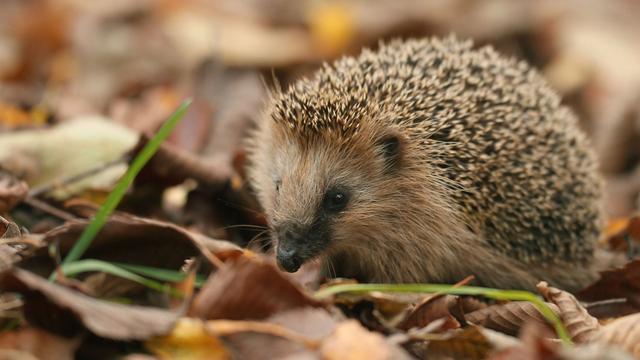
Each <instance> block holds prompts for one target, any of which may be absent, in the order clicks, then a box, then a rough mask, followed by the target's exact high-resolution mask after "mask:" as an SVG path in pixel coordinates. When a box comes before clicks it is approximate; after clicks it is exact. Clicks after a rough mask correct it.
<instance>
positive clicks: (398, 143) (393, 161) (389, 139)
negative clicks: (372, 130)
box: [376, 133, 402, 171]
mask: <svg viewBox="0 0 640 360" xmlns="http://www.w3.org/2000/svg"><path fill="white" fill-rule="evenodd" d="M376 147H377V148H378V149H379V151H380V153H381V154H382V157H383V159H384V163H385V169H386V170H387V171H393V170H395V169H396V168H398V166H400V160H401V159H402V139H401V137H400V135H399V134H397V133H389V134H385V135H383V136H382V137H380V139H378V141H377V142H376Z"/></svg>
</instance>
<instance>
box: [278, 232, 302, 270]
mask: <svg viewBox="0 0 640 360" xmlns="http://www.w3.org/2000/svg"><path fill="white" fill-rule="evenodd" d="M277 236H278V246H277V250H276V260H277V261H278V266H280V268H281V269H282V270H284V271H287V272H296V271H298V269H299V268H300V266H301V265H302V263H303V262H304V259H303V257H302V256H301V251H300V246H299V243H300V239H301V236H300V232H299V231H295V230H294V229H292V228H291V226H283V227H282V228H281V229H280V231H277Z"/></svg>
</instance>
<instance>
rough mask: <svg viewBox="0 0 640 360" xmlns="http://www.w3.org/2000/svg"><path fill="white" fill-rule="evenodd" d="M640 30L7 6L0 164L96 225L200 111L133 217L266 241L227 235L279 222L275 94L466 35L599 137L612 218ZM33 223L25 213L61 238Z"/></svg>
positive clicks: (473, 12)
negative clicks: (254, 130) (118, 192)
mask: <svg viewBox="0 0 640 360" xmlns="http://www.w3.org/2000/svg"><path fill="white" fill-rule="evenodd" d="M639 16H640V2H638V1H635V0H615V1H614V0H611V1H595V0H592V1H587V0H574V1H570V0H566V1H558V0H544V1H543V0H536V1H517V0H487V1H475V0H437V1H423V0H389V1H383V0H352V1H337V0H336V1H329V0H327V1H321V0H244V1H239V0H138V1H130V0H110V1H84V0H2V1H0V164H1V166H2V168H3V169H5V170H8V171H9V172H10V173H11V174H13V175H16V176H17V177H18V178H19V179H21V180H24V181H26V183H27V184H28V186H29V187H30V190H29V191H30V192H29V194H28V196H30V197H36V196H39V197H40V198H41V199H43V200H45V201H46V203H47V204H49V205H52V206H54V207H55V208H58V209H63V211H64V212H68V213H71V214H76V215H77V214H79V213H80V214H81V213H82V211H81V209H82V206H85V207H86V206H89V205H87V204H91V203H93V204H95V203H99V202H100V201H102V200H103V199H104V195H105V194H106V193H108V191H110V189H111V188H112V187H113V184H114V183H115V180H116V179H117V178H118V176H119V175H120V174H121V173H122V171H123V166H125V163H126V161H127V159H129V158H130V157H127V154H131V153H132V152H134V151H135V149H138V148H139V145H140V144H141V143H144V141H145V138H146V137H147V136H148V135H149V134H152V133H153V132H155V131H156V130H157V129H158V127H159V126H160V124H161V123H162V122H163V121H164V120H165V119H166V117H167V116H168V115H169V114H170V113H171V112H172V111H173V110H174V109H175V107H176V106H177V105H178V104H179V103H180V101H181V100H182V99H184V98H187V97H192V98H193V99H194V104H193V106H192V107H191V109H190V111H189V114H188V116H187V117H186V118H185V120H184V121H183V122H182V123H181V125H180V126H179V128H178V129H177V130H176V131H175V132H174V134H173V135H172V136H171V138H170V140H169V141H168V144H166V146H165V147H163V149H162V150H161V151H160V153H159V154H158V156H157V157H156V159H155V161H154V162H153V163H152V164H151V165H150V166H148V168H147V169H146V170H145V172H144V174H142V175H141V176H140V178H139V179H138V181H137V184H136V187H135V189H134V191H132V192H131V193H130V194H129V196H128V198H127V201H126V202H125V204H124V205H123V206H124V209H126V210H128V211H132V212H133V213H135V214H138V215H145V216H154V217H159V218H164V219H170V220H172V221H175V222H179V223H181V224H184V225H189V226H192V227H195V228H197V229H198V230H200V231H204V232H205V233H208V234H210V235H212V236H217V237H225V238H231V239H233V240H235V241H236V242H239V243H246V242H247V241H249V240H250V239H251V238H253V237H254V235H256V231H253V230H250V229H248V228H242V227H238V228H235V229H233V230H232V228H229V225H233V224H257V225H260V224H263V223H264V220H263V219H262V218H261V216H260V214H259V211H258V208H257V207H256V204H255V202H254V201H253V200H252V198H251V196H250V195H249V193H248V192H247V188H246V184H245V182H244V174H243V166H242V165H243V162H244V154H243V151H242V138H243V136H244V135H245V134H246V132H247V131H248V129H249V128H250V126H251V121H252V120H253V119H255V118H256V117H257V116H259V114H260V109H261V106H262V104H263V102H264V100H265V98H266V96H267V94H268V89H269V88H271V87H273V86H274V84H275V83H276V82H277V83H279V84H282V85H283V86H287V85H288V84H290V83H291V82H293V81H295V80H296V79H298V78H300V77H302V76H305V75H309V74H310V73H312V72H313V71H314V70H315V69H316V68H318V67H319V66H320V65H321V64H322V63H323V62H325V61H331V60H333V59H335V58H337V57H340V56H342V55H345V54H352V55H354V54H357V53H358V52H359V51H360V49H361V48H362V47H370V48H375V47H376V46H377V44H378V43H379V41H381V40H385V39H392V38H408V37H423V36H442V35H448V34H451V33H453V34H456V35H457V36H458V37H461V38H471V39H473V40H474V41H475V43H476V45H478V46H479V45H485V44H491V45H493V46H494V47H496V48H497V49H498V50H499V51H500V52H502V53H504V54H507V55H510V56H514V57H517V58H520V59H525V60H527V61H528V62H529V63H531V64H532V65H533V66H534V67H536V68H537V69H539V70H540V72H542V73H543V74H544V76H545V77H546V78H547V79H548V81H549V82H550V83H551V84H552V86H553V87H554V88H555V89H556V90H557V92H558V93H559V94H561V96H562V97H563V99H564V102H565V103H566V104H567V105H568V106H570V107H571V108H573V110H574V111H575V112H576V113H577V114H578V116H579V118H580V122H581V123H580V125H581V127H582V128H583V129H584V130H585V131H586V132H587V133H588V134H589V136H590V137H591V139H592V142H593V145H594V147H595V149H596V151H597V154H598V156H599V157H600V160H601V165H602V166H601V170H602V172H603V173H604V174H605V176H606V178H607V186H606V188H607V202H606V208H607V212H608V214H609V215H610V217H611V218H617V217H623V216H628V215H629V214H631V213H633V212H634V211H635V210H637V208H638V194H639V193H640V101H639V100H640V22H639V21H638V18H639ZM118 163H119V164H118ZM118 165H119V166H118ZM92 171H93V173H92ZM82 173H84V174H85V175H86V174H88V173H90V174H91V176H84V177H83V179H82V181H75V182H73V183H71V182H69V181H68V180H69V177H72V176H74V175H77V174H82ZM60 181H61V182H62V183H64V185H65V186H62V187H58V188H56V189H53V187H52V184H54V183H56V182H60ZM34 189H35V190H37V191H34ZM44 190H47V191H46V192H45V191H44ZM53 190H55V191H53ZM45 193H46V194H45ZM45 195H46V196H45ZM31 205H32V206H34V205H33V204H31ZM35 207H36V208H37V209H38V210H39V211H43V212H45V213H50V211H49V210H50V209H49V210H47V209H46V206H45V207H43V206H40V205H35ZM79 209H80V210H79ZM32 210H33V209H31V208H25V207H24V206H23V208H20V207H18V208H16V210H14V214H13V216H14V217H15V218H16V219H17V220H20V221H21V222H22V224H23V225H25V226H27V227H28V228H30V229H32V230H33V229H37V228H38V226H40V227H41V228H43V229H44V228H46V225H42V223H41V222H35V220H34V219H33V216H32ZM21 215H22V216H21ZM54 217H55V216H54ZM57 217H58V218H60V217H61V216H60V214H58V216H57ZM39 221H40V220H39Z"/></svg>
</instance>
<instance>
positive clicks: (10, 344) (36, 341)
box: [0, 327, 80, 360]
mask: <svg viewBox="0 0 640 360" xmlns="http://www.w3.org/2000/svg"><path fill="white" fill-rule="evenodd" d="M79 345H80V338H78V337H76V338H70V339H69V338H64V337H60V336H56V335H54V334H51V333H48V332H45V331H42V330H40V329H36V328H30V327H25V328H22V329H20V330H16V331H11V332H4V333H0V359H16V360H18V359H25V360H26V359H29V357H28V356H27V355H28V354H29V355H31V356H33V358H34V359H56V360H67V359H68V360H71V359H74V358H75V357H74V353H75V351H76V349H77V348H78V346H79ZM19 352H22V353H23V354H24V355H20V354H19Z"/></svg>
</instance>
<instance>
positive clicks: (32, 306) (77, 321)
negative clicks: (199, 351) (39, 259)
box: [0, 268, 177, 340]
mask: <svg viewBox="0 0 640 360" xmlns="http://www.w3.org/2000/svg"><path fill="white" fill-rule="evenodd" d="M0 287H1V288H2V289H3V290H4V291H12V292H17V293H20V294H21V295H22V296H23V299H24V315H25V317H26V318H27V321H28V322H29V323H31V324H34V325H37V326H39V327H42V328H45V329H48V330H50V331H52V332H54V333H56V334H62V335H65V336H69V335H75V334H79V333H81V332H82V329H83V328H85V329H87V330H89V331H90V332H92V333H93V334H95V335H97V336H100V337H104V338H107V339H113V340H146V339H148V338H151V337H153V336H160V335H165V334H168V333H169V332H170V331H171V329H172V327H173V325H174V322H175V321H176V319H177V315H176V314H174V313H171V312H169V311H165V310H161V309H157V308H149V307H140V306H128V305H121V304H115V303H109V302H106V301H101V300H96V299H94V298H91V297H88V296H86V295H83V294H81V293H79V292H77V291H73V290H70V289H68V288H65V287H63V286H60V285H58V284H55V283H52V282H49V281H47V279H45V278H42V277H39V276H37V275H35V274H33V273H31V272H28V271H25V270H21V269H16V268H14V269H12V270H8V271H5V272H3V273H2V274H0Z"/></svg>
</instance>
